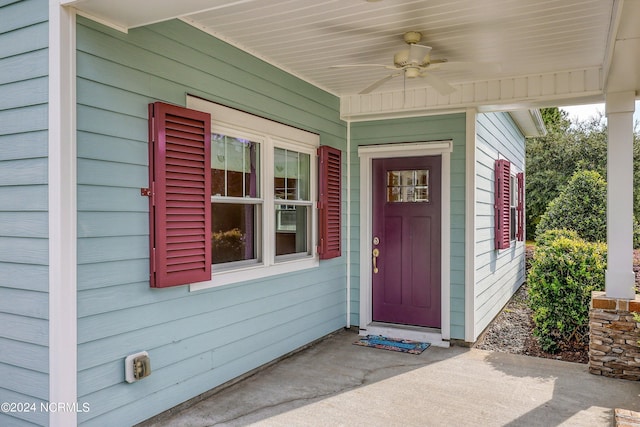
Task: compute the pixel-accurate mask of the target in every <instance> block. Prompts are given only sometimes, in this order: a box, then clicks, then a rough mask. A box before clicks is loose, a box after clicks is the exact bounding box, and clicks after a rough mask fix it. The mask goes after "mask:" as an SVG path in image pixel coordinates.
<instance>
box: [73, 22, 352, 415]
mask: <svg viewBox="0 0 640 427" xmlns="http://www.w3.org/2000/svg"><path fill="white" fill-rule="evenodd" d="M77 39H78V40H77V73H78V82H77V88H78V90H77V93H78V106H77V110H78V138H77V140H78V262H79V266H78V289H79V292H78V316H79V319H78V343H79V346H78V370H79V373H78V393H79V397H78V400H79V401H80V402H88V403H90V405H91V411H90V412H89V413H82V414H80V415H79V419H80V421H81V422H82V423H83V424H85V425H96V426H104V425H131V424H134V423H136V422H139V421H142V420H144V419H146V418H149V417H151V416H153V415H155V414H157V413H160V412H162V411H164V410H166V409H169V408H171V407H173V406H175V405H177V404H179V403H181V402H183V401H185V400H187V399H189V398H192V397H194V396H197V395H198V394H200V393H203V392H205V391H207V390H209V389H211V388H213V387H215V386H217V385H219V384H221V383H224V382H225V381H228V380H230V379H233V378H235V377H237V376H238V375H241V374H243V373H245V372H247V371H249V370H251V369H253V368H255V367H258V366H260V365H262V364H264V363H267V362H269V361H271V360H272V359H274V358H276V357H278V356H281V355H283V354H286V353H287V352H289V351H292V350H294V349H296V348H298V347H300V346H302V345H305V344H307V343H309V342H310V341H312V340H314V339H316V338H319V337H321V336H323V335H325V334H327V333H329V332H332V331H334V330H336V329H338V328H340V327H342V326H344V325H345V323H346V277H345V272H346V266H345V259H346V257H345V256H343V257H341V258H336V259H333V260H328V261H321V262H320V267H318V268H313V269H309V270H304V271H300V272H297V273H290V274H286V275H283V276H278V277H272V278H268V279H265V280H260V281H254V282H250V283H238V284H234V285H228V286H223V287H219V288H214V289H209V290H204V291H197V292H192V293H190V292H189V288H188V287H187V286H181V287H175V288H169V289H150V288H149V281H148V278H149V270H148V268H149V267H148V263H149V262H148V257H149V249H148V245H149V243H148V240H149V236H148V200H147V198H146V197H142V196H141V195H140V188H141V187H147V186H148V168H147V165H148V159H147V157H148V154H147V105H148V104H149V103H150V102H153V101H164V102H169V103H174V104H178V105H185V103H186V95H187V94H192V95H196V96H200V97H203V98H205V99H209V100H211V101H214V102H219V103H221V104H224V105H227V106H230V107H233V108H238V109H241V110H244V111H248V112H250V113H253V114H256V115H258V116H261V117H265V118H268V119H272V120H276V121H279V122H282V123H285V124H288V125H291V126H295V127H298V128H302V129H305V130H308V131H311V132H314V133H318V134H319V135H320V141H321V144H325V145H331V146H334V147H337V148H340V149H344V147H345V138H346V127H345V124H344V123H343V122H341V121H340V120H339V100H338V99H337V98H336V97H335V96H333V95H330V94H327V93H326V92H323V91H321V90H319V89H317V88H315V87H314V86H312V85H310V84H308V83H305V82H303V81H301V80H299V79H296V78H294V77H292V76H291V75H288V74H286V73H284V72H282V71H281V70H279V69H277V68H275V67H273V66H271V65H268V64H266V63H264V62H262V61H260V60H258V59H256V58H254V57H252V56H250V55H247V54H246V53H244V52H242V51H240V50H238V49H236V48H234V47H231V46H229V45H227V44H225V43H223V42H221V41H219V40H217V39H215V38H213V37H211V36H209V35H207V34H205V33H203V32H201V31H199V30H197V29H195V28H193V27H190V26H189V25H187V24H185V23H183V22H181V21H177V20H176V21H171V22H167V23H162V24H156V25H152V26H149V27H144V28H137V29H133V30H131V31H130V32H129V33H128V34H122V33H119V32H116V31H113V30H111V29H108V28H106V27H103V26H101V25H99V24H96V23H94V22H91V21H89V20H86V19H83V18H79V19H78V27H77ZM213 119H214V120H215V117H214V118H213ZM345 170H346V168H345ZM141 350H146V351H148V352H149V354H150V357H151V365H152V371H153V373H152V375H151V376H149V377H148V378H145V379H144V380H142V381H140V382H137V383H134V384H127V383H125V381H124V372H123V370H124V364H123V362H124V358H125V357H126V356H127V355H129V354H132V353H135V352H138V351H141Z"/></svg>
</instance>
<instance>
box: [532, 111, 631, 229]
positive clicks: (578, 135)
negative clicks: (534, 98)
mask: <svg viewBox="0 0 640 427" xmlns="http://www.w3.org/2000/svg"><path fill="white" fill-rule="evenodd" d="M541 114H542V118H543V120H544V123H545V126H546V127H547V135H545V136H543V137H540V138H529V139H527V144H526V168H527V179H526V197H527V210H526V217H527V235H528V236H531V237H533V236H534V235H535V231H536V228H537V226H538V223H539V222H540V219H541V217H542V215H543V214H544V212H545V211H546V210H547V205H548V204H549V202H550V201H551V200H553V199H554V198H556V197H557V196H558V194H560V191H561V190H562V188H563V187H564V186H566V185H567V183H568V182H569V179H570V178H571V177H572V176H573V174H574V173H575V172H576V171H581V170H593V171H596V172H598V173H599V174H600V175H601V176H602V177H603V178H605V177H606V173H607V126H606V123H605V121H604V120H603V117H602V115H597V116H595V117H593V118H591V119H590V120H586V121H581V122H579V121H571V120H569V119H568V115H567V113H566V112H564V111H562V110H559V109H558V108H557V107H554V108H543V109H541ZM633 152H634V212H635V214H636V215H638V214H640V191H635V189H636V188H640V136H639V135H638V133H637V132H636V133H635V135H634V151H633Z"/></svg>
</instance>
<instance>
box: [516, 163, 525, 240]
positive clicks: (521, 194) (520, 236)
mask: <svg viewBox="0 0 640 427" xmlns="http://www.w3.org/2000/svg"><path fill="white" fill-rule="evenodd" d="M516 177H517V179H518V207H517V209H516V210H517V212H518V232H517V234H516V238H517V239H518V241H519V242H522V241H524V173H523V172H520V173H518V174H517V175H516Z"/></svg>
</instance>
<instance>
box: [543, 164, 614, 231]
mask: <svg viewBox="0 0 640 427" xmlns="http://www.w3.org/2000/svg"><path fill="white" fill-rule="evenodd" d="M558 229H567V230H573V231H575V232H576V233H578V236H580V237H581V238H582V239H584V240H586V241H589V242H605V241H606V240H607V182H606V181H605V180H604V178H602V176H601V175H600V174H599V173H598V172H596V171H578V172H576V173H575V174H574V175H573V177H572V178H571V180H570V181H569V184H567V186H566V187H564V188H563V189H562V191H561V192H560V194H559V195H558V196H557V197H556V198H555V199H553V200H552V201H551V202H550V203H549V208H548V209H547V211H546V212H545V213H544V214H543V215H542V217H541V218H540V223H539V224H538V228H537V230H536V236H542V235H543V234H544V233H545V232H546V231H548V230H558Z"/></svg>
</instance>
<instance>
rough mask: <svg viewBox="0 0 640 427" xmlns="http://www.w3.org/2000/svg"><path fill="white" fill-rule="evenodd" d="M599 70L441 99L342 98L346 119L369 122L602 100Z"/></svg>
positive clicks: (430, 93)
mask: <svg viewBox="0 0 640 427" xmlns="http://www.w3.org/2000/svg"><path fill="white" fill-rule="evenodd" d="M601 73H602V69H601V68H599V67H596V68H588V69H583V70H572V71H564V72H557V73H547V74H537V75H530V76H523V77H516V78H504V79H497V80H485V81H478V82H472V83H463V84H459V85H454V87H455V88H456V89H457V91H456V92H454V93H452V94H451V95H449V96H442V95H439V94H438V93H437V92H436V91H435V90H434V89H431V88H427V89H411V90H406V91H393V92H381V93H371V94H367V95H348V96H343V97H341V99H340V112H341V118H342V119H343V120H351V121H368V120H378V119H382V118H389V117H412V116H419V115H424V114H442V113H444V112H446V113H450V112H454V111H464V110H465V109H466V108H469V107H478V108H480V109H481V110H482V111H484V112H486V111H506V110H515V109H529V108H533V107H537V106H542V105H545V104H548V105H557V104H558V103H559V102H560V101H566V100H571V101H573V103H578V102H576V100H577V99H582V100H583V101H584V100H587V99H588V100H589V101H594V100H602V99H604V98H603V91H602V78H601Z"/></svg>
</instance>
